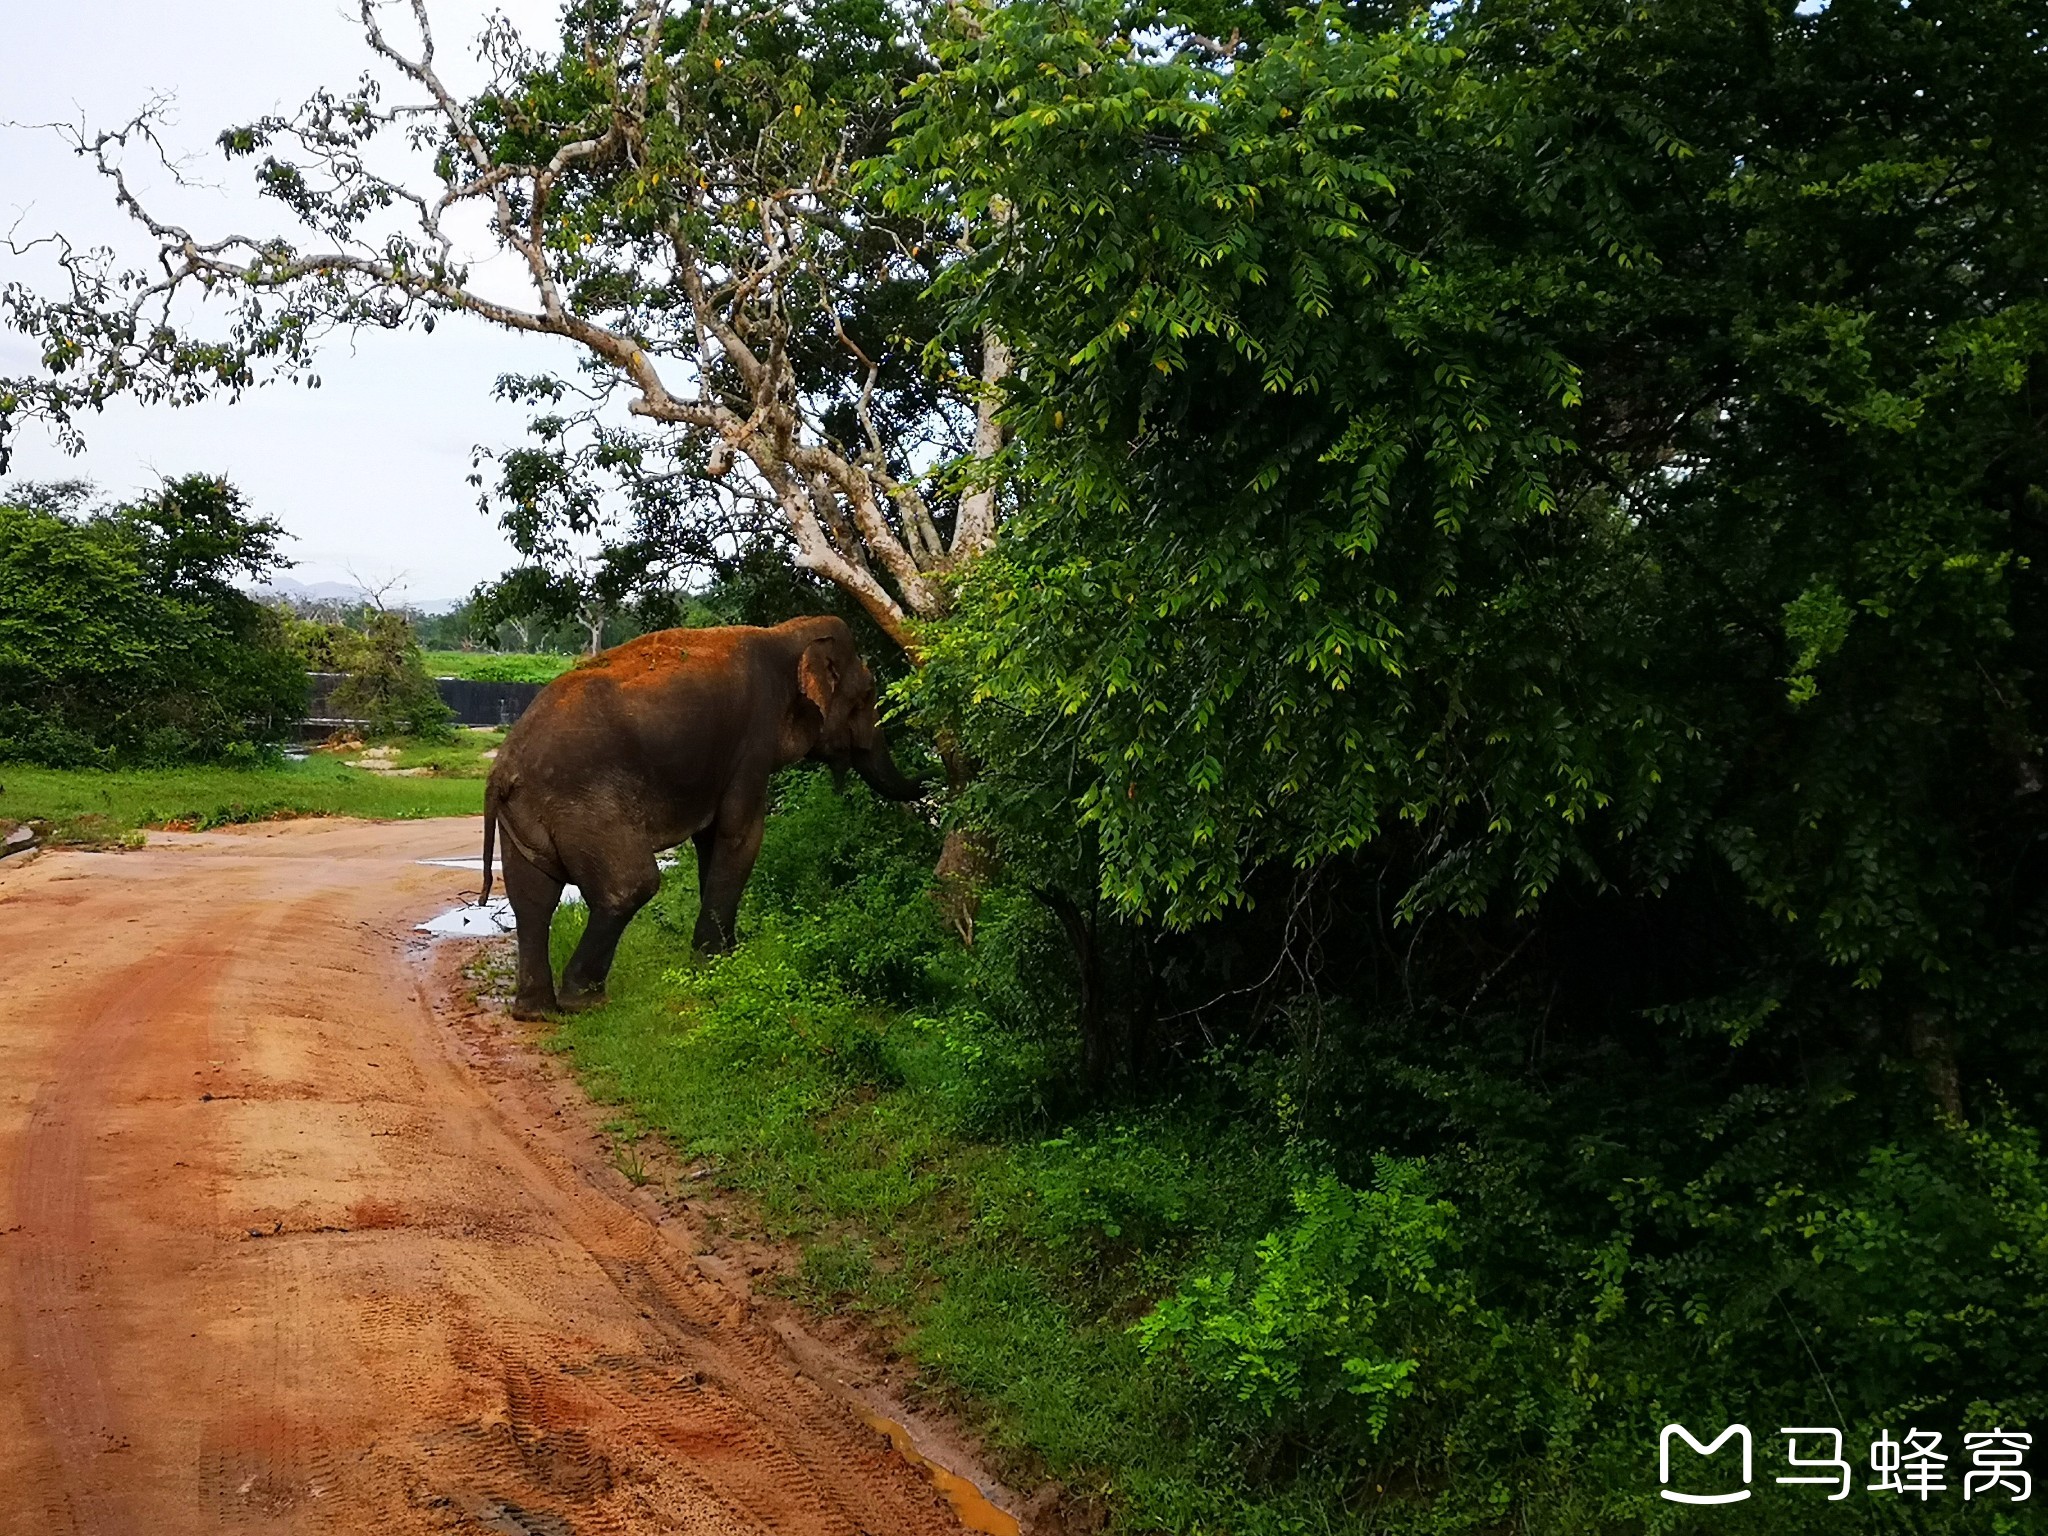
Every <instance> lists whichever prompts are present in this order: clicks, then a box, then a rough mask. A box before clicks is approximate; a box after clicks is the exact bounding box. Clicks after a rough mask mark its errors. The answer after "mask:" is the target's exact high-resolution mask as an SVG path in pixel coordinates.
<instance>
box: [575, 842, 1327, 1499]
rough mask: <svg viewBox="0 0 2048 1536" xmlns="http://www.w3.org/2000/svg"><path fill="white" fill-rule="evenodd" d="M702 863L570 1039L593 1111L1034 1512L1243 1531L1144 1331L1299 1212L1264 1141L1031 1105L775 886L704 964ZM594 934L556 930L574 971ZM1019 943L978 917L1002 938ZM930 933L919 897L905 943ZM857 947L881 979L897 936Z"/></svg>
mask: <svg viewBox="0 0 2048 1536" xmlns="http://www.w3.org/2000/svg"><path fill="white" fill-rule="evenodd" d="M885 814H887V813H885ZM805 834H806V828H805V826H804V824H803V822H802V820H801V816H800V814H799V816H798V817H795V818H784V817H778V818H776V819H775V820H772V821H771V823H770V832H769V846H768V848H767V850H766V851H765V853H764V866H771V865H772V864H773V863H774V861H775V859H776V857H777V855H778V853H779V852H781V853H787V851H788V845H795V844H801V843H803V842H804V841H805ZM778 844H782V845H785V846H784V847H783V848H781V849H778V846H777V845H778ZM691 864H692V861H691V860H690V859H688V858H687V857H686V858H685V859H684V860H683V863H682V867H680V868H678V869H676V870H674V871H672V872H671V873H670V875H669V876H668V879H667V881H666V882H665V884H664V888H663V890H662V893H661V895H660V896H658V897H657V898H656V900H655V901H654V903H653V904H651V906H650V907H649V908H648V909H647V911H645V912H644V913H643V914H642V915H641V916H640V917H639V918H638V919H637V920H636V921H635V922H634V923H633V925H632V926H631V927H630V928H629V929H628V930H627V934H626V938H625V940H624V942H623V944H622V946H621V949H620V952H619V956H618V960H617V963H616V966H615V969H614V971H613V973H612V977H611V982H610V988H609V992H610V1001H609V1002H608V1003H607V1004H606V1005H605V1006H603V1007H601V1008H598V1009H594V1010H592V1011H590V1012H587V1013H584V1014H580V1015H576V1016H574V1017H571V1018H569V1019H567V1020H566V1021H564V1022H563V1023H562V1025H561V1026H560V1028H559V1030H558V1032H557V1034H556V1035H555V1036H554V1044H555V1046H556V1048H557V1049H560V1050H562V1051H563V1052H565V1053H566V1054H567V1055H568V1057H569V1059H570V1060H571V1062H572V1063H573V1065H574V1067H575V1069H576V1071H577V1073H578V1075H579V1077H580V1078H581V1080H582V1081H583V1083H584V1084H585V1086H586V1088H587V1089H588V1090H589V1091H590V1092H591V1093H592V1094H593V1096H594V1097H596V1098H597V1099H598V1100H599V1101H600V1102H604V1103H608V1104H614V1105H617V1106H620V1108H621V1111H622V1112H621V1115H620V1119H621V1121H622V1122H623V1123H625V1124H627V1125H630V1126H632V1127H634V1128H635V1130H636V1131H638V1130H642V1129H644V1130H647V1131H652V1132H654V1133H656V1134H658V1135H660V1136H661V1137H663V1138H665V1139H666V1141H667V1142H668V1143H669V1145H670V1146H671V1147H672V1148H673V1149H674V1151H675V1152H676V1153H677V1154H678V1155H679V1156H680V1157H681V1158H683V1159H684V1160H685V1161H686V1163H688V1164H691V1165H697V1166H699V1167H700V1171H701V1170H702V1169H704V1168H708V1170H709V1177H710V1179H711V1180H712V1181H714V1182H715V1183H716V1184H718V1185H719V1186H720V1187H723V1188H725V1189H727V1190H730V1191H733V1192H736V1193H737V1194H738V1195H739V1196H741V1197H742V1202H743V1205H744V1207H745V1209H746V1210H748V1211H749V1212H751V1213H752V1219H753V1220H754V1221H755V1222H757V1223H758V1228H759V1231H760V1233H761V1235H764V1236H768V1237H771V1238H776V1239H781V1240H785V1241H788V1242H791V1243H793V1244H795V1245H796V1246H797V1247H798V1248H799V1250H800V1252H801V1255H802V1260H801V1266H800V1269H799V1270H798V1272H797V1273H796V1275H795V1276H793V1277H792V1278H791V1279H790V1280H788V1281H785V1282H784V1283H783V1284H784V1288H785V1290H786V1291H787V1293H788V1294H790V1295H792V1296H793V1297H794V1298H795V1299H797V1300H798V1301H799V1302H801V1303H803V1304H805V1305H808V1306H810V1307H813V1308H815V1309H817V1310H820V1311H829V1312H834V1313H839V1314H854V1315H860V1316H864V1317H866V1318H868V1319H869V1320H871V1321H872V1322H873V1323H874V1324H875V1325H877V1326H878V1327H879V1328H880V1329H881V1330H882V1331H883V1332H884V1333H885V1334H886V1335H888V1336H889V1337H891V1338H892V1339H893V1340H894V1341H896V1343H897V1344H898V1345H899V1346H900V1347H901V1348H902V1349H903V1350H904V1351H905V1352H906V1353H907V1354H909V1355H910V1356H912V1357H913V1358H914V1359H915V1360H916V1361H917V1362H918V1363H919V1365H920V1368H921V1370H920V1374H919V1377H918V1379H917V1386H916V1388H915V1389H914V1390H916V1391H919V1392H922V1393H927V1394H931V1396H932V1397H933V1398H934V1400H936V1401H938V1402H941V1403H943V1404H945V1405H946V1406H948V1407H950V1408H952V1409H954V1410H956V1411H960V1412H962V1413H963V1414H965V1416H967V1417H968V1418H969V1419H970V1421H972V1422H974V1423H975V1424H976V1425H977V1426H978V1427H979V1429H980V1430H981V1431H982V1432H983V1434H984V1437H985V1440H986V1443H987V1445H988V1447H989V1449H990V1451H991V1453H992V1455H993V1456H994V1458H995V1460H996V1462H997V1465H998V1466H999V1467H1000V1468H1001V1469H1002V1470H1003V1471H1004V1472H1005V1473H1006V1474H1007V1475H1008V1476H1009V1477H1010V1478H1011V1479H1012V1480H1013V1481H1015V1482H1017V1483H1018V1484H1020V1485H1021V1486H1022V1487H1023V1489H1024V1491H1025V1492H1026V1493H1027V1494H1028V1493H1029V1492H1030V1491H1031V1490H1032V1488H1033V1487H1034V1486H1035V1485H1036V1484H1037V1483H1038V1482H1039V1481H1042V1480H1043V1479H1044V1478H1045V1477H1047V1476H1055V1477H1058V1478H1059V1479H1060V1480H1061V1481H1062V1482H1063V1483H1065V1485H1066V1486H1067V1488H1068V1489H1069V1491H1070V1493H1071V1494H1072V1495H1073V1496H1075V1497H1077V1498H1079V1499H1081V1500H1083V1501H1087V1500H1097V1499H1099V1500H1104V1501H1107V1502H1108V1503H1110V1504H1113V1505H1115V1506H1117V1507H1119V1508H1120V1509H1121V1510H1122V1512H1123V1516H1124V1518H1126V1519H1130V1518H1141V1519H1145V1520H1156V1521H1157V1522H1158V1523H1159V1524H1161V1525H1167V1524H1172V1525H1174V1526H1177V1527H1178V1528H1183V1529H1186V1528H1190V1527H1189V1525H1188V1524H1187V1519H1188V1518H1189V1517H1192V1518H1194V1519H1195V1520H1197V1521H1199V1520H1200V1519H1203V1518H1207V1517H1208V1516H1209V1515H1212V1514H1213V1513H1214V1512H1215V1511H1216V1510H1217V1509H1218V1508H1219V1507H1229V1508H1233V1509H1235V1508H1237V1505H1236V1501H1235V1495H1234V1494H1233V1493H1232V1492H1231V1489H1232V1487H1233V1485H1234V1484H1235V1483H1236V1481H1237V1478H1236V1475H1235V1473H1234V1472H1232V1471H1231V1470H1230V1469H1228V1468H1227V1467H1218V1466H1217V1465H1216V1464H1215V1463H1216V1461H1217V1456H1216V1452H1215V1448H1214V1447H1213V1446H1211V1445H1209V1444H1207V1443H1205V1442H1204V1441H1203V1439H1202V1437H1201V1436H1200V1435H1199V1434H1198V1433H1193V1432H1191V1431H1190V1428H1189V1425H1190V1423H1191V1422H1192V1421H1191V1417H1190V1415H1189V1414H1188V1413H1187V1412H1186V1408H1187V1404H1186V1402H1185V1400H1184V1392H1183V1388H1182V1385H1181V1383H1180V1381H1179V1379H1178V1378H1177V1377H1176V1376H1175V1374H1174V1373H1172V1372H1165V1371H1161V1370H1159V1369H1157V1368H1156V1367H1154V1366H1153V1365H1151V1364H1150V1363H1149V1362H1147V1361H1146V1360H1145V1359H1144V1358H1143V1356H1142V1352H1141V1350H1140V1348H1139V1346H1138V1343H1137V1340H1136V1338H1135V1336H1134V1335H1133V1334H1132V1332H1131V1331H1130V1325H1131V1323H1132V1322H1134V1321H1135V1320H1136V1319H1137V1318H1138V1317H1139V1316H1141V1315H1143V1314H1144V1312H1145V1311H1147V1310H1148V1309H1149V1307H1150V1306H1151V1304H1152V1303H1153V1302H1154V1301H1155V1300H1156V1299H1157V1298H1158V1297H1160V1296H1161V1295H1163V1294H1166V1293H1167V1292H1169V1291H1171V1290H1172V1289H1173V1288H1174V1286H1175V1285H1176V1284H1178V1283H1179V1282H1180V1280H1181V1279H1182V1278H1183V1277H1184V1276H1185V1275H1186V1274H1188V1273H1189V1272H1191V1271H1192V1270H1194V1269H1200V1268H1204V1267H1208V1266H1210V1265H1212V1264H1213V1263H1214V1262H1216V1261H1217V1260H1218V1258H1219V1256H1226V1257H1230V1258H1235V1257H1239V1256H1241V1255H1243V1254H1244V1253H1245V1252H1246V1251H1247V1250H1248V1249H1249V1246H1250V1245H1251V1243H1253V1242H1254V1241H1256V1239H1257V1238H1258V1236H1259V1235H1260V1234H1262V1233H1263V1232H1265V1231H1266V1230H1268V1229H1269V1228H1270V1226H1271V1225H1272V1223H1273V1219H1274V1218H1275V1216H1276V1213H1278V1212H1279V1211H1281V1210H1282V1209H1284V1207H1285V1202H1286V1191H1287V1180H1286V1172H1285V1166H1286V1164H1285V1159H1284V1157H1283V1156H1281V1155H1279V1150H1278V1148H1277V1147H1276V1146H1275V1145H1274V1144H1273V1142H1274V1141H1275V1138H1274V1137H1273V1136H1272V1134H1271V1131H1272V1127H1271V1124H1270V1122H1267V1123H1266V1124H1265V1125H1263V1126H1260V1125H1257V1124H1255V1123H1254V1124H1252V1125H1249V1126H1247V1127H1245V1128H1242V1129H1234V1130H1232V1129H1225V1130H1221V1131H1219V1128H1218V1118H1217V1116H1216V1115H1215V1113H1214V1108H1213V1106H1209V1105H1201V1106H1196V1105H1181V1106H1166V1107H1152V1108H1148V1109H1146V1110H1144V1111H1141V1112H1101V1113H1081V1114H1078V1115H1066V1116H1056V1115H1053V1114H1051V1113H1050V1112H1048V1111H1047V1110H1046V1109H1045V1107H1044V1106H1043V1105H1042V1104H1039V1103H1038V1102H1037V1101H1036V1100H1035V1099H1034V1097H1033V1094H1034V1092H1035V1091H1036V1089H1037V1088H1038V1087H1039V1086H1041V1085H1042V1084H1043V1083H1044V1082H1045V1081H1046V1080H1047V1078H1048V1077H1049V1076H1050V1075H1051V1073H1050V1072H1049V1070H1048V1057H1047V1054H1046V1050H1047V1048H1046V1047H1044V1046H1043V1045H1040V1046H1033V1045H1032V1044H1031V1043H1030V1042H1029V1041H1027V1040H1020V1039H1018V1038H1017V1037H1016V1036H1015V1035H1014V1034H1013V1033H1010V1032H1007V1031H1002V1030H998V1029H997V1028H996V1027H995V1026H993V1025H992V1024H990V1023H989V1021H988V1020H987V1018H986V1017H985V1016H982V1015H979V1014H977V1013H976V1012H975V1010H974V1009H972V1008H971V1007H968V1008H953V1009H949V1010H945V1011H943V1012H940V1013H937V1014H936V1016H932V1015H921V1014H915V1013H910V1012H906V1011H900V1010H895V1009H891V1008H887V1007H883V1006H880V1005H878V1004H876V1003H873V1002H871V1001H868V1000H866V999H864V998H863V997H862V996H861V995H860V994H859V993H858V992H857V991H855V990H854V989H852V988H851V987H849V986H847V985H846V983H845V978H844V976H843V975H841V976H834V975H833V974H832V973H831V970H830V967H829V966H827V965H825V964H822V963H821V959H820V953H819V951H818V948H817V946H818V943H819V935H820V933H821V931H823V929H824V928H825V927H827V926H829V923H830V919H829V918H824V919H820V917H819V915H818V914H816V913H809V914H805V913H792V912H790V911H788V910H787V906H786V903H787V901H788V897H789V893H788V892H787V891H784V892H781V893H776V892H774V891H772V890H762V889H761V887H762V885H764V884H767V885H770V886H772V884H773V871H772V869H770V870H768V874H769V876H770V878H769V879H768V880H767V881H763V880H762V879H761V878H760V877H758V876H757V882H756V892H755V893H754V894H751V895H750V897H749V901H750V903H751V905H750V907H749V908H748V909H747V910H748V914H750V915H744V916H743V919H742V922H743V928H746V929H748V930H749V931H750V936H749V937H748V938H747V940H746V942H745V943H743V944H742V945H741V947H740V948H739V950H738V951H737V952H736V953H734V954H732V955H730V956H727V957H724V958H721V959H718V960H714V961H704V960H699V959H697V958H694V957H693V956H692V955H691V954H690V951H689V948H688V941H689V934H690V931H691V927H692V924H693V923H694V920H695V914H696V892H695V877H694V871H693V870H692V868H691ZM585 916H586V914H585V912H584V911H583V909H581V908H567V909H564V911H563V912H562V914H561V915H560V916H559V918H558V919H557V924H556V929H555V933H554V936H553V937H554V948H555V951H556V963H557V965H558V966H559V965H560V964H561V963H562V962H563V961H565V960H566V959H567V957H568V953H569V951H570V949H571V948H573V946H574V943H575V940H576V939H577V937H578V936H579V935H580V933H581V930H582V925H583V922H584V919H585ZM1005 920H1006V919H1005V918H1004V915H1003V914H1002V913H1000V912H992V911H990V910H988V909H986V908H985V909H984V922H983V934H984V938H983V941H982V942H984V943H990V942H1000V938H999V936H998V934H997V932H996V930H998V929H999V928H1000V926H1001V925H1002V923H1003V922H1004V921H1005ZM936 921H937V919H936V917H935V916H934V915H933V914H932V910H931V908H930V904H929V902H927V901H926V900H924V898H923V897H922V896H921V895H919V896H914V897H913V898H912V901H911V903H910V904H909V905H906V906H904V907H903V908H902V909H901V910H899V911H898V912H897V913H896V915H895V920H894V922H893V924H891V925H890V928H891V930H892V931H893V932H895V933H897V934H899V935H900V934H902V933H905V932H914V931H917V930H919V929H920V928H922V927H924V926H926V925H929V924H935V923H936ZM847 927H848V929H849V930H857V931H858V933H859V935H860V938H859V939H857V940H851V941H849V942H855V943H864V944H866V945H867V946H868V947H867V948H866V949H865V950H864V951H863V954H865V955H866V956H867V957H868V958H870V959H872V958H873V951H874V947H875V945H876V943H877V940H876V937H875V935H876V932H877V929H876V925H875V924H874V923H872V922H870V921H867V920H865V919H862V920H860V921H857V922H854V923H850V924H848V925H847ZM826 942H828V943H829V942H830V941H829V940H827V941H826ZM932 952H933V953H939V954H943V953H945V951H944V950H943V949H939V950H934V951H932ZM955 953H957V951H956V952H955ZM856 963H859V962H856ZM888 963H894V962H893V961H890V962H888ZM694 1187H701V1186H694ZM1297 1491H1298V1492H1299V1493H1300V1494H1301V1495H1302V1497H1304V1498H1306V1497H1308V1495H1309V1490H1306V1489H1302V1490H1297ZM1281 1502H1282V1503H1283V1504H1292V1503H1293V1502H1294V1501H1292V1500H1288V1499H1283V1500H1282V1501H1281ZM1175 1511H1179V1513H1180V1518H1171V1517H1172V1516H1173V1514H1174V1512H1175ZM1267 1513H1269V1514H1271V1515H1273V1516H1274V1517H1275V1518H1276V1519H1280V1518H1282V1517H1283V1516H1285V1515H1286V1512H1285V1511H1283V1510H1281V1509H1279V1508H1277V1507H1273V1506H1269V1507H1268V1510H1267ZM1240 1528H1241V1529H1243V1530H1246V1531H1250V1530H1254V1529H1259V1528H1262V1527H1260V1526H1258V1525H1257V1524H1256V1523H1253V1524H1247V1525H1244V1526H1242V1527H1240ZM1263 1528H1265V1529H1272V1530H1276V1531H1277V1530H1279V1529H1281V1528H1283V1527H1282V1525H1280V1524H1271V1525H1267V1526H1265V1527H1263ZM1318 1528H1320V1527H1318Z"/></svg>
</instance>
